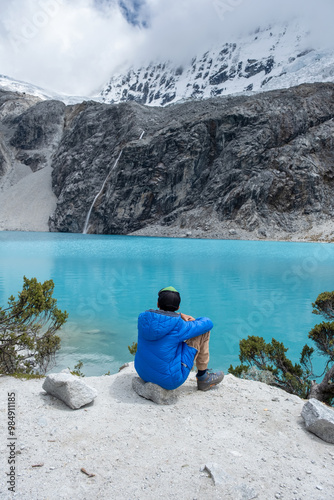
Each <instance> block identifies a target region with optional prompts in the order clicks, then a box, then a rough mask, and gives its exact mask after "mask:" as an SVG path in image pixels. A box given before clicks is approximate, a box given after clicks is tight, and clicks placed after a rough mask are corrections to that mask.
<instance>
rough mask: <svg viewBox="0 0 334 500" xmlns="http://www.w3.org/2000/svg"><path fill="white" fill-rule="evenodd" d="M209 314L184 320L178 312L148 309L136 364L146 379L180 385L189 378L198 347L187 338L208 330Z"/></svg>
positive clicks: (140, 330) (140, 321) (140, 329)
mask: <svg viewBox="0 0 334 500" xmlns="http://www.w3.org/2000/svg"><path fill="white" fill-rule="evenodd" d="M212 327H213V323H212V321H211V320H210V319H209V318H197V319H196V320H195V321H184V320H183V319H182V318H181V316H180V315H179V314H177V313H173V312H169V311H160V310H158V311H153V310H150V311H145V312H143V313H142V314H140V315H139V318H138V347H137V353H136V357H135V368H136V371H137V373H138V375H139V376H140V377H141V378H142V379H143V380H144V381H145V382H153V383H154V384H158V385H160V386H161V387H163V388H164V389H170V390H171V389H176V388H177V387H179V386H180V385H182V384H183V382H184V381H185V380H186V379H187V377H188V375H189V372H190V370H191V368H192V366H193V364H194V358H195V355H196V353H197V350H196V349H195V348H194V347H190V346H188V345H187V344H186V343H185V342H184V341H185V340H187V339H191V338H192V337H197V336H198V335H202V334H203V333H205V332H208V331H209V330H211V329H212Z"/></svg>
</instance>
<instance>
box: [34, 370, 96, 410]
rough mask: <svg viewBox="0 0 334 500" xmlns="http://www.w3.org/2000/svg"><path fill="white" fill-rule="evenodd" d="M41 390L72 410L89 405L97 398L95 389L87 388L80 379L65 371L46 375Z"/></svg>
mask: <svg viewBox="0 0 334 500" xmlns="http://www.w3.org/2000/svg"><path fill="white" fill-rule="evenodd" d="M43 389H44V390H45V392H47V393H48V394H50V395H51V396H54V397H56V398H58V399H60V400H61V401H63V402H64V403H65V404H66V405H67V406H69V407H70V408H72V409H73V410H77V409H78V408H81V407H82V406H85V405H87V404H89V403H91V402H92V401H93V400H94V399H95V398H96V396H97V391H96V389H93V388H92V387H90V386H88V385H87V384H86V383H85V382H84V381H83V380H82V379H80V378H79V377H77V376H74V375H72V374H71V373H69V371H67V370H64V371H63V372H61V373H50V374H49V375H47V377H46V379H45V380H44V383H43Z"/></svg>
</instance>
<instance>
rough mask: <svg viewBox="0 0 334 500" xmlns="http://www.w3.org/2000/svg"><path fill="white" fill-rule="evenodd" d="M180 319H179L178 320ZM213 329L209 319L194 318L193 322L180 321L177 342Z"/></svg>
mask: <svg viewBox="0 0 334 500" xmlns="http://www.w3.org/2000/svg"><path fill="white" fill-rule="evenodd" d="M180 319H181V318H180ZM212 328H213V323H212V321H211V319H209V318H196V319H195V320H194V321H192V320H191V321H182V328H181V329H180V336H179V341H181V342H182V341H184V340H188V339H192V338H193V337H197V336H198V335H202V334H203V333H206V332H209V331H210V330H211V329H212Z"/></svg>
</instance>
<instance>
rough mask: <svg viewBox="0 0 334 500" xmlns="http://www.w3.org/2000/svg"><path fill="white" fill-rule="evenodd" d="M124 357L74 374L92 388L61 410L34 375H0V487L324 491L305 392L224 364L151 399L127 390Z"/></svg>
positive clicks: (318, 494) (192, 492) (331, 448)
mask: <svg viewBox="0 0 334 500" xmlns="http://www.w3.org/2000/svg"><path fill="white" fill-rule="evenodd" d="M134 375H135V372H134V368H133V364H130V366H129V367H127V368H125V369H123V370H122V371H120V372H119V373H118V374H115V375H112V376H103V377H86V378H85V379H84V381H85V383H87V384H88V385H89V386H91V387H92V388H93V389H95V390H96V391H97V393H98V395H97V397H96V398H95V399H94V401H93V403H91V404H89V405H88V406H84V407H82V408H80V409H79V410H71V409H70V408H69V407H67V406H66V405H65V404H64V403H63V402H62V401H60V400H58V399H56V398H54V397H52V396H50V395H48V394H47V393H46V392H45V391H44V390H43V389H42V385H43V379H42V380H30V381H22V380H18V379H13V378H11V377H4V376H2V377H0V394H1V401H2V405H1V406H2V408H1V410H0V415H1V422H0V430H1V437H2V443H3V445H2V453H1V471H4V472H9V471H8V470H7V469H8V467H9V466H8V463H7V458H8V454H9V448H6V444H7V434H8V430H7V419H6V411H7V407H6V405H7V397H8V396H7V395H8V393H15V411H16V417H15V418H16V436H17V440H16V441H15V467H16V477H15V483H16V487H15V493H11V492H8V490H7V484H6V476H5V475H4V474H1V479H0V491H1V494H0V497H1V498H3V499H7V498H8V499H9V498H19V499H20V500H44V499H45V500H46V499H49V500H56V499H57V500H59V499H69V498H80V499H87V500H88V499H90V498H96V499H105V498H117V500H128V499H138V500H151V499H152V500H153V499H154V500H155V499H156V498H164V499H165V498H168V499H177V500H194V499H197V500H206V499H208V498H210V499H213V500H218V499H223V500H225V499H226V500H227V499H228V500H230V499H233V500H238V499H240V500H251V499H252V498H258V499H259V500H270V499H286V500H292V499H296V500H305V499H307V500H331V499H332V498H333V496H334V486H333V483H334V472H333V470H334V445H332V444H329V443H326V442H324V441H322V440H320V439H319V438H317V437H316V436H315V435H313V434H311V433H309V432H307V431H306V429H305V424H304V421H303V419H302V417H301V410H302V408H303V405H304V403H305V401H303V400H301V399H300V398H298V397H297V396H292V395H290V394H287V393H285V392H284V391H282V390H279V389H276V388H273V387H270V386H267V385H265V384H262V383H259V382H253V381H247V380H240V379H237V378H235V377H233V376H232V375H227V376H226V377H225V379H224V381H223V383H222V384H221V385H219V386H217V387H216V388H215V389H213V390H211V391H209V392H206V393H205V392H204V393H203V392H199V391H197V388H196V382H195V378H194V373H192V374H191V375H190V377H189V379H188V380H187V382H186V383H185V384H184V385H183V386H182V387H181V388H179V389H178V391H179V395H178V401H177V402H176V403H175V404H172V405H169V406H159V405H156V404H155V403H153V402H151V401H148V400H146V399H143V398H141V397H140V396H138V395H137V394H136V393H135V392H134V391H133V389H132V384H131V383H132V379H133V377H134Z"/></svg>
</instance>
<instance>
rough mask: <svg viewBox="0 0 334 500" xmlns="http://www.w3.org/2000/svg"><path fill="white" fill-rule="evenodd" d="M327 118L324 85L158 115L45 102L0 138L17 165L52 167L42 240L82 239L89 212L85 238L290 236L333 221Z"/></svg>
mask: <svg viewBox="0 0 334 500" xmlns="http://www.w3.org/2000/svg"><path fill="white" fill-rule="evenodd" d="M0 111H1V108H0ZM333 117H334V84H330V83H329V84H312V85H303V86H300V87H296V88H291V89H288V90H283V91H272V92H268V93H262V94H256V95H253V96H250V97H249V96H248V97H246V96H239V97H221V98H215V99H208V100H204V101H197V102H186V103H183V104H176V105H173V106H168V107H165V108H152V107H151V108H147V107H144V106H142V105H139V104H137V103H121V104H118V105H107V104H98V103H96V102H84V103H82V104H80V105H74V106H67V107H65V106H64V105H63V104H61V103H58V102H55V101H51V102H50V101H49V102H48V101H46V102H42V103H38V104H36V105H35V106H31V107H29V109H27V110H26V111H24V112H23V113H21V114H19V115H18V116H15V117H14V118H13V117H10V118H8V117H7V119H5V121H3V123H2V127H7V129H8V130H10V131H11V132H10V134H9V132H8V130H7V136H6V137H7V139H6V141H7V142H6V144H7V146H8V145H9V146H8V147H11V148H12V150H13V151H14V152H15V155H16V158H17V161H20V162H23V163H24V164H25V165H30V168H41V167H42V166H43V164H49V163H50V164H51V165H52V168H53V174H52V182H53V190H54V193H55V194H56V196H57V198H58V202H57V208H56V210H55V212H54V214H53V215H52V217H51V219H50V230H51V231H64V232H82V231H83V229H84V226H85V222H86V218H87V214H88V212H89V209H90V208H91V205H92V203H93V201H94V204H93V206H92V210H91V214H90V218H89V224H88V232H91V233H105V234H128V233H131V232H134V231H137V230H140V229H142V228H145V227H147V226H150V225H154V224H158V225H159V226H164V227H168V228H170V231H171V234H172V233H173V228H175V230H176V229H179V228H180V227H181V228H183V227H186V228H187V229H192V228H201V229H203V231H205V230H208V229H211V228H212V226H213V225H215V224H220V225H222V226H223V227H225V228H227V229H228V228H237V229H238V228H241V229H244V230H248V231H254V230H255V229H258V230H260V231H267V230H268V229H270V228H271V229H273V230H274V229H275V230H279V229H282V230H285V231H288V232H293V231H296V230H297V229H300V227H301V226H303V225H304V227H306V226H307V225H312V224H313V225H314V224H317V223H319V222H320V221H323V220H327V219H331V218H333V216H334V202H333V196H332V193H333V187H334V139H333V137H334V120H333ZM0 139H1V138H0ZM0 146H1V140H0ZM1 151H2V149H1V147H0V169H1V165H2V163H1V161H2V162H3V159H2V156H1ZM119 155H120V156H119ZM117 159H118V161H117ZM45 162H46V163H45ZM98 193H99V196H97V195H98Z"/></svg>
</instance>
